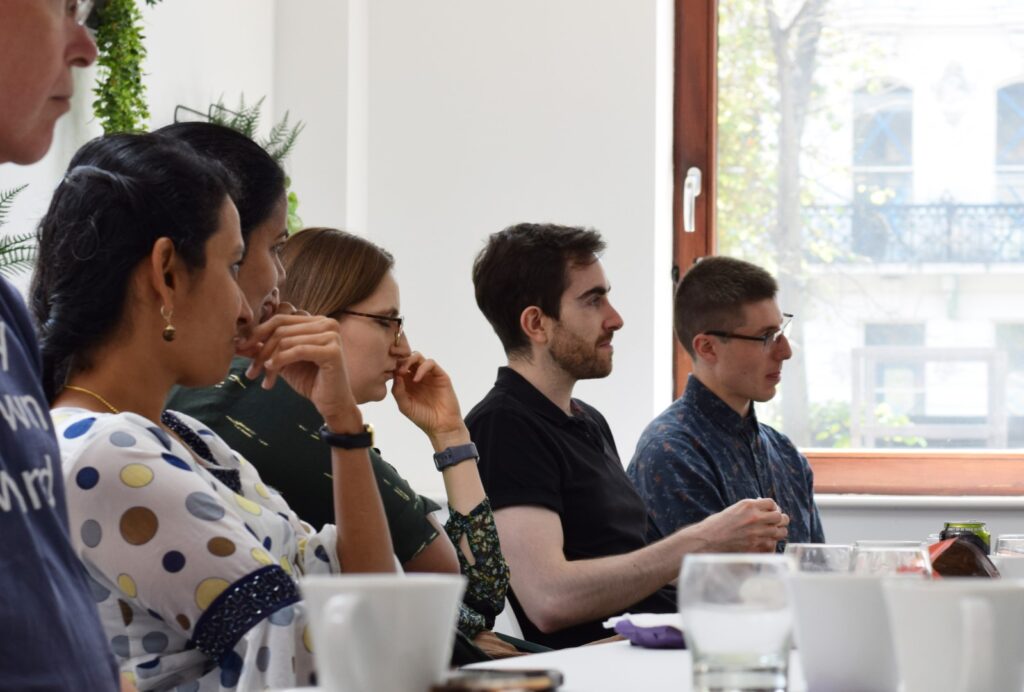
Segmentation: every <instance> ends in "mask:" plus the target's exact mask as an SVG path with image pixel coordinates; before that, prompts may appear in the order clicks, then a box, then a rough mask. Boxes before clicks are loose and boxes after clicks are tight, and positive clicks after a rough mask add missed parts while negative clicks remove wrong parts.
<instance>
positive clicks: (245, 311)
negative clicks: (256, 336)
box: [238, 288, 256, 332]
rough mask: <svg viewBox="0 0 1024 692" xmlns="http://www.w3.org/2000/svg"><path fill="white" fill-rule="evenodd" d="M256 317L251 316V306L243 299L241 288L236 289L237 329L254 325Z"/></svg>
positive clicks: (249, 327)
mask: <svg viewBox="0 0 1024 692" xmlns="http://www.w3.org/2000/svg"><path fill="white" fill-rule="evenodd" d="M255 321H256V318H255V317H254V316H253V311H252V306H251V305H249V301H248V300H246V299H245V294H244V293H242V289H241V288H239V289H238V331H239V332H242V331H244V330H248V329H251V328H252V327H254V326H255Z"/></svg>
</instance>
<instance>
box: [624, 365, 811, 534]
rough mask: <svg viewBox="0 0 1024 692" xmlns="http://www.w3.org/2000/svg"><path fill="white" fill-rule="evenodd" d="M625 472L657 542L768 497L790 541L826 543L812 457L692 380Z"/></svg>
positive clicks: (649, 430)
mask: <svg viewBox="0 0 1024 692" xmlns="http://www.w3.org/2000/svg"><path fill="white" fill-rule="evenodd" d="M627 473H628V474H629V478H630V480H632V481H633V485H635V486H636V489H637V491H638V492H639V493H640V496H641V497H642V498H643V499H644V502H645V503H646V505H647V509H648V511H649V512H650V515H651V519H652V522H651V523H650V524H649V526H651V531H655V530H657V531H658V532H659V533H658V534H652V536H651V537H650V538H651V539H652V540H655V539H657V538H660V537H661V536H667V535H668V534H670V533H672V532H673V531H675V530H676V529H678V528H680V527H683V526H686V525H688V524H693V523H696V522H698V521H701V520H702V519H704V518H705V517H707V516H709V515H711V514H714V513H716V512H720V511H722V510H723V509H725V508H726V507H728V506H730V505H732V504H734V503H736V502H738V501H740V500H742V499H745V498H759V497H770V498H772V499H773V500H775V502H776V503H778V505H779V507H781V508H782V511H783V512H785V513H786V514H788V515H789V519H790V524H789V539H788V540H789V542H791V543H823V542H824V541H825V535H824V532H823V531H822V528H821V517H820V516H818V508H817V506H815V504H814V477H813V474H812V473H811V467H810V465H808V463H807V459H805V458H804V456H803V455H802V454H800V452H798V451H797V450H796V447H794V446H793V443H792V442H790V441H789V438H788V437H786V436H785V435H783V434H782V433H780V432H778V431H776V430H773V429H772V428H770V427H768V426H767V425H762V424H761V423H758V422H757V416H756V415H755V414H754V407H753V405H751V407H750V413H749V415H747V416H745V417H744V416H740V415H739V414H738V413H736V412H735V411H734V410H732V409H731V408H729V406H728V404H726V403H725V402H724V401H722V400H721V399H719V398H718V396H716V395H715V394H714V393H713V392H712V391H711V390H710V389H708V388H707V387H705V386H704V385H703V384H702V383H701V382H700V380H698V379H697V378H696V377H694V376H692V375H691V376H690V378H689V380H688V381H687V383H686V391H685V392H683V396H681V397H680V398H679V399H676V400H675V401H674V402H672V405H671V406H669V407H668V408H667V409H665V411H664V412H662V413H661V415H659V416H658V417H657V418H655V419H654V420H653V421H651V423H650V425H648V426H647V428H646V429H645V430H644V432H643V435H641V436H640V441H639V442H638V443H637V447H636V453H635V454H634V455H633V460H632V461H631V462H630V463H629V468H628V469H627ZM783 546H784V544H782V543H780V544H779V550H781V549H782V548H783Z"/></svg>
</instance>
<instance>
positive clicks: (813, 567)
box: [786, 543, 853, 572]
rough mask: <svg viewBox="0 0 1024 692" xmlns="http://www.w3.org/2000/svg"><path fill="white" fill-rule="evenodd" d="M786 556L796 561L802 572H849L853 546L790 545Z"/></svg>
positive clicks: (822, 544) (787, 547)
mask: <svg viewBox="0 0 1024 692" xmlns="http://www.w3.org/2000/svg"><path fill="white" fill-rule="evenodd" d="M786 554H787V555H792V556H793V558H794V559H795V560H796V568H797V570H798V571H800V572H849V571H850V569H851V568H852V567H853V546H851V545H835V544H828V543H788V544H787V545H786Z"/></svg>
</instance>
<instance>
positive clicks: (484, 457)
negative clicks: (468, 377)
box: [466, 409, 562, 514]
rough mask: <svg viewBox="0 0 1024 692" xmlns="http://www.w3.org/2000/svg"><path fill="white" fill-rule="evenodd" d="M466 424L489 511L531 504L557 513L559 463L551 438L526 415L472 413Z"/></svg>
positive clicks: (493, 412) (560, 481) (491, 412)
mask: <svg viewBox="0 0 1024 692" xmlns="http://www.w3.org/2000/svg"><path fill="white" fill-rule="evenodd" d="M466 425H467V427H468V428H469V433H470V437H472V438H473V442H474V443H475V444H476V447H477V450H479V452H480V465H479V469H480V478H481V479H482V480H483V484H484V489H485V490H486V491H487V496H488V497H489V498H490V501H491V506H492V507H493V508H494V509H502V508H503V507H515V506H518V505H537V506H540V507H545V508H547V509H550V510H551V511H553V512H556V513H558V514H561V513H562V491H561V488H562V465H561V462H560V460H559V458H558V455H557V452H556V451H555V450H556V448H557V447H556V444H555V441H554V440H551V439H548V436H547V435H545V434H544V431H543V430H542V429H541V428H540V426H538V425H536V424H535V423H534V422H533V421H531V420H530V419H529V418H528V416H527V414H525V413H523V412H519V411H515V410H510V409H501V410H490V411H484V412H474V414H473V415H470V416H469V417H468V418H467V419H466Z"/></svg>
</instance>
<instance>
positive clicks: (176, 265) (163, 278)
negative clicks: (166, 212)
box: [147, 237, 185, 310]
mask: <svg viewBox="0 0 1024 692" xmlns="http://www.w3.org/2000/svg"><path fill="white" fill-rule="evenodd" d="M148 267H149V276H148V277H147V279H148V283H149V285H150V287H151V288H152V290H153V291H154V292H155V293H156V294H157V296H158V297H159V302H160V304H161V306H162V307H164V308H166V309H167V310H173V309H174V299H175V294H176V293H177V292H180V291H181V290H182V288H183V286H182V282H183V281H184V278H185V277H184V273H183V270H184V266H183V265H182V262H181V257H179V256H178V253H177V251H176V250H175V248H174V241H173V240H171V239H170V238H166V237H165V238H158V239H157V241H156V242H155V243H153V249H152V250H151V251H150V253H149V264H148Z"/></svg>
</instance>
